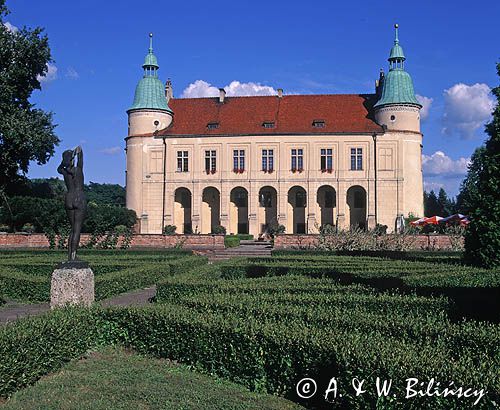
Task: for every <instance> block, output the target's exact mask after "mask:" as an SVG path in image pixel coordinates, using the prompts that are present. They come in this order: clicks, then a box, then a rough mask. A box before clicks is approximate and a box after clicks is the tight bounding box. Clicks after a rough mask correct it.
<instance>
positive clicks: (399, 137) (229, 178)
mask: <svg viewBox="0 0 500 410" xmlns="http://www.w3.org/2000/svg"><path fill="white" fill-rule="evenodd" d="M141 142H142V144H141ZM420 143H421V134H420V133H418V132H399V133H398V132H393V131H387V132H386V133H385V134H383V135H379V136H378V137H377V151H378V156H379V159H380V152H381V151H380V150H381V149H386V151H384V153H385V154H387V152H390V153H392V157H391V158H390V160H387V161H385V162H384V164H381V163H380V161H379V163H378V170H377V176H378V181H377V190H378V207H377V215H378V222H379V223H382V224H386V225H388V227H389V229H393V228H394V221H395V219H396V216H397V213H398V212H400V213H403V214H404V215H408V212H414V213H415V214H417V215H419V216H421V215H423V209H422V206H423V205H422V196H423V192H422V189H423V188H422V174H421V160H420ZM166 145H167V146H166V149H167V158H166V183H165V190H166V191H165V197H166V200H165V224H166V225H168V224H175V225H177V226H178V231H179V232H180V230H179V228H180V227H181V225H180V224H179V223H178V221H179V220H180V219H181V213H180V210H179V209H178V207H176V206H175V204H174V202H175V201H174V199H173V196H174V192H175V190H176V189H177V188H179V187H185V188H187V189H189V190H190V192H191V194H192V204H193V205H192V207H193V208H192V224H193V229H195V227H196V226H197V227H198V230H199V231H200V232H202V233H208V232H207V230H208V229H209V223H207V222H206V221H207V218H208V217H207V215H208V214H207V213H208V212H209V209H208V207H207V206H206V205H203V204H202V192H203V189H204V188H206V187H214V188H216V189H217V190H218V191H219V192H220V220H221V225H223V226H225V227H226V229H227V232H228V233H230V232H236V231H237V209H236V207H235V206H234V204H233V203H232V202H231V201H230V193H231V190H232V189H234V188H236V187H243V188H245V189H246V190H247V191H248V197H249V200H248V219H249V229H250V233H252V234H254V235H255V236H256V235H258V233H259V232H260V225H261V223H264V221H265V214H264V208H262V207H260V206H259V190H260V189H261V188H262V187H264V186H272V187H274V188H275V189H276V191H277V193H278V194H277V203H276V207H277V214H278V219H279V223H281V224H283V225H285V226H286V227H287V232H291V230H292V224H293V212H292V209H290V207H289V204H288V191H289V189H290V188H292V187H293V186H301V187H303V188H304V189H305V191H306V193H307V205H308V206H307V207H306V209H305V219H306V221H305V222H306V223H307V225H308V231H309V232H315V231H316V228H315V227H316V226H318V225H319V224H320V223H321V212H320V209H319V206H318V204H317V192H318V189H319V188H320V187H321V186H322V185H330V186H332V187H333V188H334V189H335V191H336V194H337V198H336V199H337V200H336V205H337V206H336V208H335V210H334V215H335V218H336V219H337V217H338V222H339V227H340V228H346V229H347V228H348V227H349V218H350V215H349V207H348V204H347V195H346V193H347V190H348V189H349V188H350V187H351V186H354V185H359V186H362V187H363V188H364V189H365V190H366V193H367V201H366V202H367V212H366V215H367V220H368V224H369V226H373V225H374V224H375V197H374V191H375V185H374V162H373V158H374V152H373V150H374V143H373V139H372V136H371V135H309V136H295V135H290V136H252V137H248V136H232V137H189V138H175V137H170V138H167V139H166ZM357 147H361V148H363V169H362V170H359V171H351V170H350V169H349V168H350V149H351V148H357ZM263 148H267V149H270V148H271V149H274V169H275V171H274V172H273V173H271V174H269V173H264V172H262V171H261V160H262V159H261V150H262V149H263ZM292 148H302V149H303V150H304V172H302V173H298V172H297V173H292V172H291V171H290V165H291V164H290V150H291V149H292ZM321 148H332V149H333V168H334V171H333V173H331V174H329V173H322V172H321V170H320V149H321ZM205 149H207V150H208V149H211V150H216V151H217V171H216V173H215V174H209V175H207V174H206V173H205V170H204V167H205ZM233 149H244V150H245V153H246V155H245V160H246V163H245V168H246V169H245V172H244V173H242V174H235V173H234V172H233V155H232V151H233ZM178 150H179V151H180V150H185V151H188V152H189V172H177V151H178ZM387 150H389V151H387ZM159 151H160V152H161V154H160V155H161V161H163V142H162V140H161V139H153V138H142V139H141V138H139V137H134V138H129V139H128V140H127V206H129V207H130V208H132V209H135V210H136V212H138V214H139V215H140V214H142V213H144V212H145V213H147V215H148V224H147V225H146V224H144V225H143V226H141V231H142V232H143V233H159V232H160V231H161V219H162V218H161V212H162V203H161V198H162V195H161V194H162V193H163V189H162V179H163V174H162V172H155V171H158V167H157V166H154V162H155V161H156V162H158V159H157V157H158V152H159ZM152 152H156V154H155V155H156V159H155V160H152ZM382 165H383V167H382ZM381 167H382V168H383V169H382V168H381ZM151 185H152V186H155V187H156V188H155V189H152V188H151ZM146 186H147V187H148V188H147V189H146V188H145V187H146ZM153 193H154V198H153V196H152V195H153ZM204 221H205V222H204Z"/></svg>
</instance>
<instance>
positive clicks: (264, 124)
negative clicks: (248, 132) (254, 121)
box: [262, 121, 274, 128]
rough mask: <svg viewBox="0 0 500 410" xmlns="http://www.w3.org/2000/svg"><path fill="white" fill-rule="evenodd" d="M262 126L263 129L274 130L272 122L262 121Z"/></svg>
mask: <svg viewBox="0 0 500 410" xmlns="http://www.w3.org/2000/svg"><path fill="white" fill-rule="evenodd" d="M262 126H263V127H264V128H274V121H264V122H263V123H262Z"/></svg>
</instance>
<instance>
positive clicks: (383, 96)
mask: <svg viewBox="0 0 500 410" xmlns="http://www.w3.org/2000/svg"><path fill="white" fill-rule="evenodd" d="M398 29H399V24H397V23H396V24H394V45H393V46H392V48H391V53H390V55H389V59H388V60H389V72H388V73H387V75H386V76H383V77H381V78H380V79H379V85H380V84H381V85H382V87H381V88H380V87H379V89H378V90H377V91H381V93H380V99H379V100H378V102H377V103H376V104H375V108H377V107H380V106H383V105H388V104H401V103H404V104H412V105H416V106H419V107H420V104H419V102H418V101H417V99H416V97H415V92H414V90H413V82H412V80H411V77H410V75H409V74H408V73H407V72H406V71H405V63H404V62H405V60H406V57H405V55H404V53H403V47H401V44H399V30H398Z"/></svg>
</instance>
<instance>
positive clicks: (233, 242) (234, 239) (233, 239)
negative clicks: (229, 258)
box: [224, 235, 240, 248]
mask: <svg viewBox="0 0 500 410" xmlns="http://www.w3.org/2000/svg"><path fill="white" fill-rule="evenodd" d="M224 246H225V247H226V248H235V247H237V246H240V238H239V237H238V236H233V235H230V236H229V235H228V236H225V237H224Z"/></svg>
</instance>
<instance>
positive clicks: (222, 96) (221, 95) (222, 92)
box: [219, 88, 226, 104]
mask: <svg viewBox="0 0 500 410" xmlns="http://www.w3.org/2000/svg"><path fill="white" fill-rule="evenodd" d="M225 98H226V90H224V88H219V102H220V103H221V104H223V103H224V99H225Z"/></svg>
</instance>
